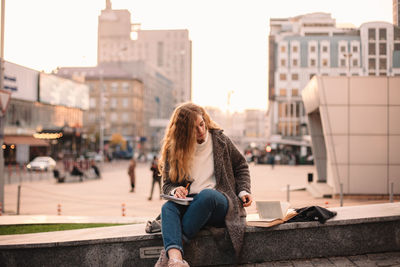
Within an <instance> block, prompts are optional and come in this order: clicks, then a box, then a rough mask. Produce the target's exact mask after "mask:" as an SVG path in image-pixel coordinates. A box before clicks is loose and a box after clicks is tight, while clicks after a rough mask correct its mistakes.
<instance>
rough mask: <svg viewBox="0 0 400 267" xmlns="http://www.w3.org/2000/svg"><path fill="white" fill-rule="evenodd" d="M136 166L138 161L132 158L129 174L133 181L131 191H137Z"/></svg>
mask: <svg viewBox="0 0 400 267" xmlns="http://www.w3.org/2000/svg"><path fill="white" fill-rule="evenodd" d="M135 168H136V161H135V159H134V158H132V159H131V163H130V164H129V167H128V175H129V179H130V182H131V192H135V178H136V177H135Z"/></svg>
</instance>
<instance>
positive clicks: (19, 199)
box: [17, 184, 21, 215]
mask: <svg viewBox="0 0 400 267" xmlns="http://www.w3.org/2000/svg"><path fill="white" fill-rule="evenodd" d="M20 203H21V185H20V184H19V185H18V196H17V215H19V207H20Z"/></svg>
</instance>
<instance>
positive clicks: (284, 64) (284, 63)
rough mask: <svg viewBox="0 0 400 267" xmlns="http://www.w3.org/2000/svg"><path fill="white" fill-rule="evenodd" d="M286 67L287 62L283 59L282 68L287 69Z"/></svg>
mask: <svg viewBox="0 0 400 267" xmlns="http://www.w3.org/2000/svg"><path fill="white" fill-rule="evenodd" d="M285 66H286V60H285V59H281V67H285Z"/></svg>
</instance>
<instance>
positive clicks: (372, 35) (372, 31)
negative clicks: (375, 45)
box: [368, 29, 375, 40]
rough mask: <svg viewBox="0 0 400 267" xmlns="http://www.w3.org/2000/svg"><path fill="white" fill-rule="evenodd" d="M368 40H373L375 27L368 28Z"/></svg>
mask: <svg viewBox="0 0 400 267" xmlns="http://www.w3.org/2000/svg"><path fill="white" fill-rule="evenodd" d="M368 40H375V29H368Z"/></svg>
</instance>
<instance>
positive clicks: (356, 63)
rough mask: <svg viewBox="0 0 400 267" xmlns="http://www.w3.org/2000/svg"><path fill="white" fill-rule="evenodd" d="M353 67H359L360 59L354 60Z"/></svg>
mask: <svg viewBox="0 0 400 267" xmlns="http://www.w3.org/2000/svg"><path fill="white" fill-rule="evenodd" d="M353 67H358V59H353Z"/></svg>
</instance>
